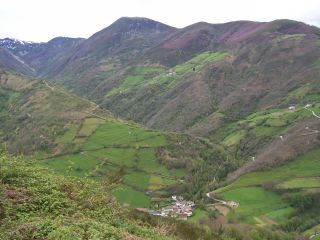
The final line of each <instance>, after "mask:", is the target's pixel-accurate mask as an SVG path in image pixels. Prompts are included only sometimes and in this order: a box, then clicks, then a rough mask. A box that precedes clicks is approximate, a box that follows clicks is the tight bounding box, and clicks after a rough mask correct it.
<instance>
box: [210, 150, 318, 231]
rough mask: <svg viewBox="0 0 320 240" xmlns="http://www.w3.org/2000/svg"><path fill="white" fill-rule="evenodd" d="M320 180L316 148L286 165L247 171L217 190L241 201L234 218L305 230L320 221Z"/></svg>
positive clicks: (228, 199) (232, 218) (287, 228)
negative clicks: (259, 170) (267, 169)
mask: <svg viewBox="0 0 320 240" xmlns="http://www.w3.org/2000/svg"><path fill="white" fill-rule="evenodd" d="M319 180H320V150H315V151H312V152H309V153H307V154H305V155H303V156H300V157H298V158H297V159H295V160H294V161H291V162H289V163H287V164H286V165H284V166H281V167H277V168H274V169H272V170H269V171H262V172H252V173H249V174H246V175H243V176H241V177H240V178H238V179H237V180H236V181H234V182H233V183H231V184H229V185H227V186H225V187H222V188H219V189H217V190H215V191H214V192H213V194H215V195H216V196H218V197H220V198H222V199H225V200H227V201H236V202H238V203H239V204H240V205H239V207H238V208H235V209H234V210H232V211H231V212H230V213H229V219H230V220H231V221H236V222H245V223H252V224H261V223H262V224H264V225H268V224H269V225H270V224H276V225H277V227H278V228H281V229H284V230H286V231H299V232H304V231H306V230H307V229H310V228H312V227H313V226H315V225H318V224H319V222H320V218H319V217H318V214H319V197H320V181H319Z"/></svg>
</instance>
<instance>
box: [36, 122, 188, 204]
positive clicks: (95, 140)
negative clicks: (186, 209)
mask: <svg viewBox="0 0 320 240" xmlns="http://www.w3.org/2000/svg"><path fill="white" fill-rule="evenodd" d="M66 128H67V129H66V130H65V131H64V133H63V134H62V135H60V136H58V138H57V140H56V143H59V144H76V145H77V146H78V147H77V148H76V149H78V150H77V151H76V152H75V153H66V154H64V155H61V156H56V157H51V158H48V159H45V160H43V161H42V162H41V163H42V164H44V165H46V166H49V167H51V168H53V169H54V170H56V171H57V172H59V173H62V174H64V175H71V176H77V177H91V178H93V179H101V178H102V177H104V176H107V175H108V174H110V173H112V172H116V170H117V169H124V171H123V176H121V178H122V181H121V182H122V184H121V185H120V186H119V187H117V188H116V189H114V190H113V191H112V195H113V196H115V197H116V198H117V199H118V200H119V202H120V203H122V204H125V203H126V204H129V205H130V206H132V207H150V203H151V200H150V199H151V198H150V196H148V195H146V192H148V194H151V196H152V194H153V193H154V194H155V195H157V196H159V194H160V193H162V194H166V192H165V191H163V188H165V187H167V186H169V185H172V184H175V183H176V182H177V181H178V180H179V179H180V178H181V177H183V176H184V174H185V172H184V170H182V169H177V170H168V169H167V168H166V167H165V166H163V165H161V164H160V163H158V161H157V157H156V149H157V147H162V146H165V145H167V144H168V143H167V135H166V134H165V133H161V132H157V131H151V130H148V129H143V128H138V127H135V126H132V125H128V124H125V123H120V122H108V121H103V120H101V119H98V118H86V119H85V120H83V122H81V123H79V124H69V125H67V126H66ZM79 136H81V141H78V140H77V139H78V138H79Z"/></svg>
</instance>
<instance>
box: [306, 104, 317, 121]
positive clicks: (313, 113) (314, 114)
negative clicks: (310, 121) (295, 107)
mask: <svg viewBox="0 0 320 240" xmlns="http://www.w3.org/2000/svg"><path fill="white" fill-rule="evenodd" d="M303 108H304V109H306V110H308V111H309V112H311V113H312V115H313V116H315V117H316V118H319V119H320V116H318V115H317V114H316V113H315V112H314V111H313V110H311V109H309V108H308V107H307V106H304V107H303Z"/></svg>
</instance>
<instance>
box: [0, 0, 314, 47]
mask: <svg viewBox="0 0 320 240" xmlns="http://www.w3.org/2000/svg"><path fill="white" fill-rule="evenodd" d="M120 17H147V18H151V19H153V20H157V21H160V22H162V23H166V24H168V25H171V26H174V27H179V28H181V27H185V26H187V25H190V24H193V23H196V22H200V21H204V22H209V23H224V22H230V21H237V20H251V21H272V20H275V19H292V20H297V21H302V22H305V23H308V24H310V25H314V26H318V27H320V0H193V1H189V0H0V26H1V27H0V38H4V37H11V38H17V39H20V40H26V41H34V42H47V41H49V40H50V39H52V38H54V37H57V36H64V37H84V38H88V37H90V36H91V35H92V34H94V33H95V32H97V31H99V30H101V29H103V28H105V27H107V26H109V25H110V24H112V23H113V22H114V21H116V20H117V19H118V18H120Z"/></svg>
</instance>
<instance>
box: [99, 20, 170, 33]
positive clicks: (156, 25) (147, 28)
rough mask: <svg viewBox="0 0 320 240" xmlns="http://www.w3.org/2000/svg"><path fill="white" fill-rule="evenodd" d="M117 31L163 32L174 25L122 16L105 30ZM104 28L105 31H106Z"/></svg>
mask: <svg viewBox="0 0 320 240" xmlns="http://www.w3.org/2000/svg"><path fill="white" fill-rule="evenodd" d="M106 29H108V30H113V31H115V32H129V31H130V32H131V31H133V32H139V33H144V32H162V31H168V30H172V29H174V28H173V27H171V26H169V25H166V24H163V23H160V22H157V21H154V20H152V19H149V18H143V17H121V18H119V19H118V20H116V21H115V22H114V23H112V24H111V25H110V26H109V27H107V28H105V29H104V30H106ZM104 30H103V31H104Z"/></svg>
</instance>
